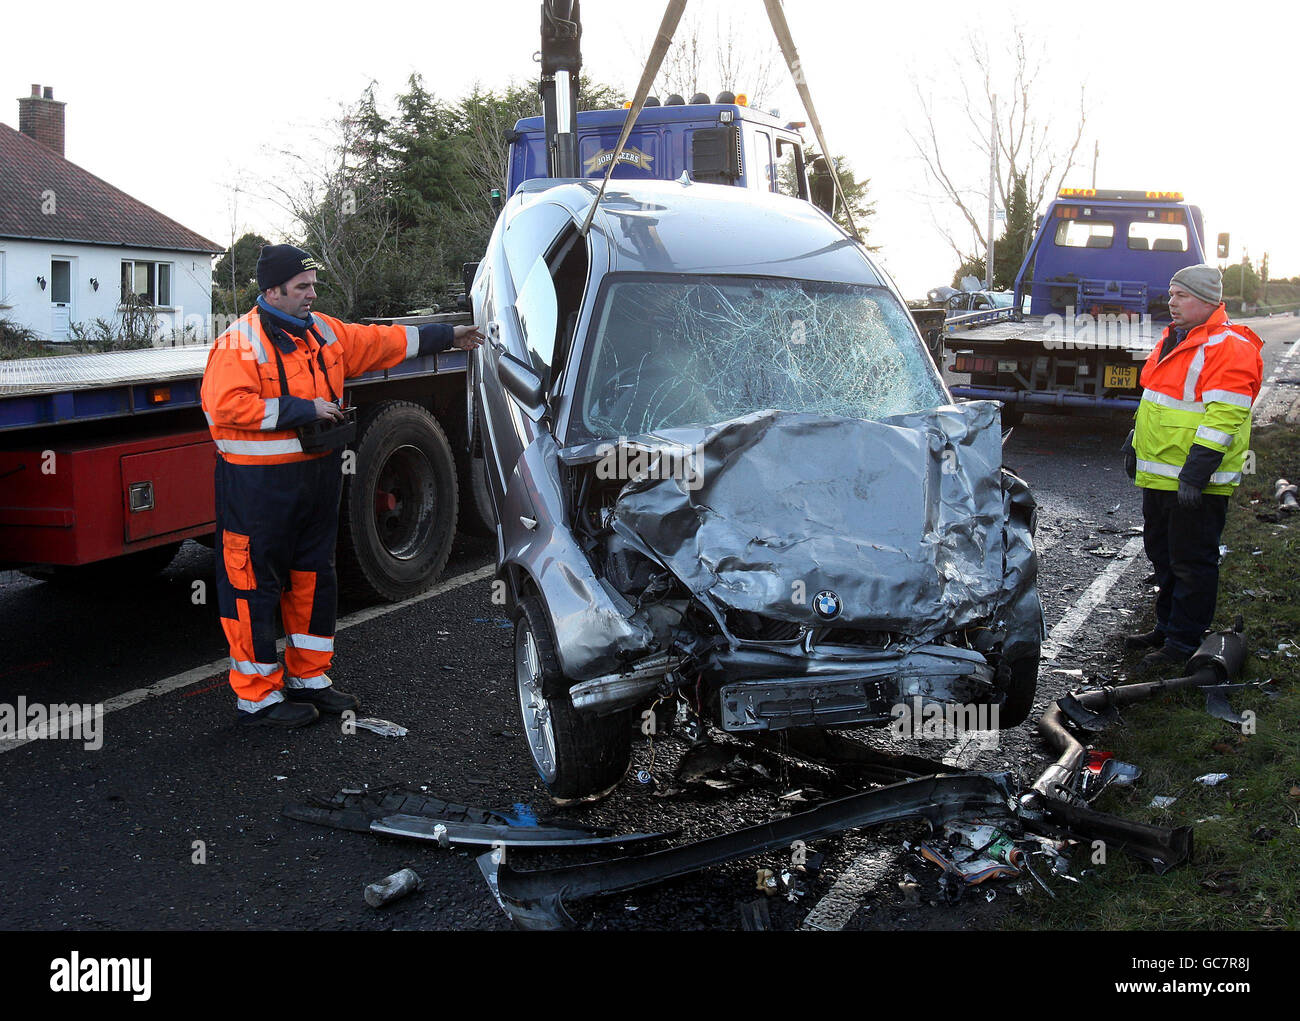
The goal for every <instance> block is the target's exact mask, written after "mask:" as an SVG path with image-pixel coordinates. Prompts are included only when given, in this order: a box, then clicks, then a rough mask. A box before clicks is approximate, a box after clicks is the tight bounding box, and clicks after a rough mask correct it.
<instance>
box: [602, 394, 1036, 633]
mask: <svg viewBox="0 0 1300 1021" xmlns="http://www.w3.org/2000/svg"><path fill="white" fill-rule="evenodd" d="M997 415H998V409H997V405H996V404H994V403H992V402H974V403H971V404H967V405H962V406H950V407H942V408H937V409H934V410H929V411H919V412H914V413H911V414H905V415H898V416H894V417H892V418H888V419H884V420H881V421H865V420H861V419H837V418H825V417H820V416H815V415H808V414H795V413H787V412H775V411H765V412H760V413H757V414H752V415H747V416H744V417H742V418H738V419H735V420H733V421H730V422H726V423H723V424H722V425H719V426H715V427H705V428H699V429H676V430H669V431H667V432H666V433H664V434H661V435H660V436H659V437H656V438H658V439H663V440H666V441H668V442H675V443H676V444H677V445H679V446H681V445H684V446H686V447H689V448H691V449H694V450H695V451H697V454H696V457H697V464H696V469H697V470H698V473H699V479H698V485H697V486H694V487H691V486H688V485H686V484H685V481H684V480H682V479H675V478H668V479H655V478H646V479H643V480H641V481H633V482H631V483H629V484H628V485H627V486H626V487H625V488H624V489H623V492H622V494H621V495H620V497H619V500H618V502H617V504H616V506H615V508H614V514H613V519H612V521H611V525H612V527H613V528H614V530H615V531H617V532H618V533H619V534H621V535H623V536H625V537H626V538H627V539H628V540H629V541H631V542H635V543H637V544H639V545H640V546H641V547H643V548H644V549H645V550H647V551H649V552H651V553H652V554H654V555H657V557H658V558H659V559H661V560H662V562H664V563H665V564H667V566H669V567H670V568H671V569H672V571H673V573H674V574H675V575H676V576H677V577H678V578H679V579H680V580H681V581H682V582H683V583H684V584H685V585H686V587H687V588H688V589H689V590H690V591H691V593H692V594H693V595H694V596H695V597H696V598H698V599H701V600H704V601H707V602H708V603H709V604H711V605H712V606H714V607H716V608H719V609H720V610H721V609H723V608H726V609H733V610H739V611H742V612H749V613H755V614H760V615H762V616H765V617H772V618H776V619H779V620H783V621H788V622H791V623H796V624H800V623H801V624H808V625H818V624H824V623H826V621H827V620H828V619H833V620H834V622H835V624H836V625H837V626H843V627H855V628H864V629H865V628H872V629H878V630H881V631H892V632H899V633H901V634H904V635H906V636H908V637H909V638H910V639H911V640H912V641H913V642H914V643H915V644H918V645H919V644H923V643H924V642H926V641H929V640H931V639H934V638H936V637H938V636H940V635H942V634H944V633H946V632H949V631H952V630H955V629H958V628H962V627H966V626H971V625H975V624H983V625H985V626H990V625H989V621H990V620H991V619H993V620H994V621H995V622H996V623H1001V624H1005V623H1006V621H1003V620H1002V619H1001V618H1002V617H1005V616H1007V615H1008V611H1011V610H1014V611H1015V613H1014V614H1013V616H1014V617H1015V620H1016V621H1017V622H1018V623H1019V624H1020V625H1022V626H1023V621H1021V618H1022V617H1029V618H1032V617H1033V616H1034V615H1033V614H1032V613H1027V612H1026V610H1025V609H1024V608H1023V607H1019V606H1018V605H1017V603H1018V600H1019V599H1020V597H1022V596H1023V595H1024V592H1025V591H1026V590H1027V589H1032V588H1033V584H1034V570H1033V568H1032V566H1031V564H1032V560H1033V555H1032V538H1030V536H1029V526H1028V524H1024V523H1021V522H1019V521H1017V520H1015V519H1013V520H1012V521H1009V522H1006V524H1005V527H1004V521H1005V520H1006V515H1005V509H1004V496H1003V492H1002V482H1001V479H1002V470H1001V460H1002V450H1001V443H1000V440H999V434H998V430H997ZM1013 498H1014V494H1013ZM1008 532H1011V533H1020V534H1016V535H1015V536H1014V539H1013V541H1012V542H1011V543H1008V541H1007V533H1008ZM821 592H830V593H833V594H834V596H835V597H836V600H837V601H838V609H837V610H836V612H832V613H830V614H829V616H827V615H826V613H823V614H822V615H820V616H819V614H818V612H817V609H818V607H819V606H821V607H822V608H823V610H827V609H830V610H835V606H834V605H833V604H832V605H831V606H829V607H827V606H826V605H825V604H819V603H818V602H817V598H816V597H817V595H818V593H821ZM1035 606H1036V602H1035ZM1039 617H1040V618H1041V614H1040V615H1039ZM1038 623H1039V622H1035V626H1037V624H1038Z"/></svg>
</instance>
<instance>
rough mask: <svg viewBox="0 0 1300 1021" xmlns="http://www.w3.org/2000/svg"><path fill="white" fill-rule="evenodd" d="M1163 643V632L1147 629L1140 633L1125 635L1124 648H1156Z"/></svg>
mask: <svg viewBox="0 0 1300 1021" xmlns="http://www.w3.org/2000/svg"><path fill="white" fill-rule="evenodd" d="M1164 644H1165V633H1164V632H1163V631H1160V630H1156V631H1148V632H1146V634H1141V635H1125V636H1124V648H1126V649H1130V650H1131V649H1158V648H1160V647H1161V646H1162V645H1164Z"/></svg>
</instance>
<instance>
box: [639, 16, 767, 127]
mask: <svg viewBox="0 0 1300 1021" xmlns="http://www.w3.org/2000/svg"><path fill="white" fill-rule="evenodd" d="M740 34H741V30H740V29H739V28H738V27H737V25H736V23H735V21H734V20H733V19H732V18H731V17H730V16H728V18H727V20H726V21H725V22H724V21H723V20H722V18H721V16H720V15H718V16H715V17H714V19H713V27H712V31H711V32H710V31H709V29H708V28H707V27H706V26H705V25H704V23H703V21H702V20H701V19H700V18H699V17H698V16H692V17H691V18H688V19H683V20H682V22H681V24H680V25H679V26H678V28H677V35H676V36H675V37H674V39H673V44H672V46H671V47H670V48H669V50H668V53H667V55H666V56H665V57H664V62H663V66H662V67H661V68H660V69H659V77H658V78H657V79H656V80H655V88H656V89H658V90H661V91H660V92H659V96H660V99H662V98H663V97H664V96H666V95H668V94H669V93H673V92H676V93H677V94H679V95H681V96H683V97H684V98H685V99H687V100H688V101H689V100H690V98H691V96H693V95H694V94H695V93H697V92H704V93H707V94H708V95H709V96H713V95H715V94H716V93H717V92H719V91H720V90H722V89H727V90H729V91H731V92H743V93H745V95H747V96H748V97H749V104H750V105H751V106H755V107H762V106H763V105H764V104H765V103H767V102H769V100H770V98H771V96H772V93H773V90H774V89H775V88H776V87H777V86H778V85H779V84H780V83H781V81H782V78H781V75H782V74H784V70H785V65H784V64H783V63H782V62H781V54H780V52H779V51H778V50H777V48H776V44H775V43H774V42H772V41H771V40H769V41H768V42H767V43H766V44H765V45H763V46H757V45H755V44H754V43H752V42H751V41H746V40H742V39H740V38H739V36H740ZM647 50H648V47H647Z"/></svg>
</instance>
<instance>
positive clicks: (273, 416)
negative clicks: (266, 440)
mask: <svg viewBox="0 0 1300 1021" xmlns="http://www.w3.org/2000/svg"><path fill="white" fill-rule="evenodd" d="M278 421H280V398H279V397H268V398H267V399H266V412H265V413H264V414H263V415H262V428H263V429H274V428H275V423H276V422H278Z"/></svg>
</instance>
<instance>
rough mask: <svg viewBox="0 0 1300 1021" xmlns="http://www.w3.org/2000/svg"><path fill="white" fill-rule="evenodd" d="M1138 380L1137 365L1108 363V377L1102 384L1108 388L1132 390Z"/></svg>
mask: <svg viewBox="0 0 1300 1021" xmlns="http://www.w3.org/2000/svg"><path fill="white" fill-rule="evenodd" d="M1137 381H1138V370H1137V366H1136V365H1107V366H1106V378H1105V380H1104V381H1103V382H1102V385H1103V386H1104V387H1105V388H1106V389H1107V390H1130V389H1132V388H1133V387H1135V386H1137Z"/></svg>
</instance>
